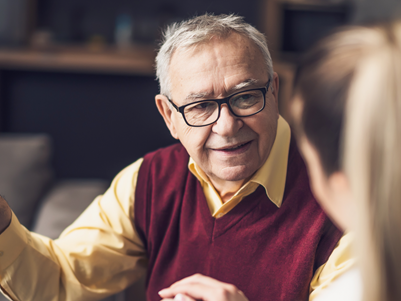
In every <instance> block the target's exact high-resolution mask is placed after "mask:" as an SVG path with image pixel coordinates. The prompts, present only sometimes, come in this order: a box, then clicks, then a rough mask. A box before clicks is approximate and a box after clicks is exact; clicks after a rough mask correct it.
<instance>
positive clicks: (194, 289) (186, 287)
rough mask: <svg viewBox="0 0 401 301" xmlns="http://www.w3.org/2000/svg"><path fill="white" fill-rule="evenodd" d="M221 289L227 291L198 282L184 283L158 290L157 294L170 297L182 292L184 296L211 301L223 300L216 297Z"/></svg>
mask: <svg viewBox="0 0 401 301" xmlns="http://www.w3.org/2000/svg"><path fill="white" fill-rule="evenodd" d="M223 291H225V292H227V291H226V290H224V289H222V288H215V287H210V286H206V285H203V284H199V283H186V284H180V285H176V286H174V287H173V286H171V287H169V288H167V289H164V290H162V291H160V292H159V295H160V296H161V297H163V298H171V297H172V296H176V295H178V294H183V295H185V296H188V297H191V298H192V299H201V300H204V301H212V300H225V299H221V298H216V297H217V295H219V294H220V293H221V292H223ZM227 300H228V299H227Z"/></svg>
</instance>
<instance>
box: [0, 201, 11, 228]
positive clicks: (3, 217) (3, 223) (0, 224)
mask: <svg viewBox="0 0 401 301" xmlns="http://www.w3.org/2000/svg"><path fill="white" fill-rule="evenodd" d="M11 215H12V214H11V208H10V206H8V204H7V202H6V200H5V199H4V198H3V197H2V196H1V195H0V234H1V233H3V231H4V230H5V229H7V227H8V226H9V225H10V223H11Z"/></svg>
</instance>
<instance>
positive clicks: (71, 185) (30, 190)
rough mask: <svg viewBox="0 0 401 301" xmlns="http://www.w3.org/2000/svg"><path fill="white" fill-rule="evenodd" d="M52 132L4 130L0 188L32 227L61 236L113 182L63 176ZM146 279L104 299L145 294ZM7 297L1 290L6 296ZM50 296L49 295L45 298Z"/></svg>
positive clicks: (137, 297)
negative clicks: (54, 160)
mask: <svg viewBox="0 0 401 301" xmlns="http://www.w3.org/2000/svg"><path fill="white" fill-rule="evenodd" d="M52 153H53V149H52V140H51V138H50V137H49V136H48V135H46V134H2V135H0V194H1V195H3V196H4V197H5V199H6V200H7V202H8V203H9V205H10V207H11V208H12V210H13V211H14V212H15V214H16V216H17V217H18V219H19V221H20V222H21V224H22V225H24V226H25V227H26V228H28V229H30V230H31V231H34V232H37V233H39V234H42V235H45V236H48V237H50V238H53V239H55V238H57V237H58V236H59V235H60V233H61V232H62V231H63V230H64V229H65V228H66V227H67V226H68V225H70V224H71V223H72V222H73V221H74V220H75V219H76V218H77V217H78V216H79V215H80V214H81V212H82V211H83V210H84V209H85V208H86V207H87V206H88V205H89V204H90V203H91V202H92V200H93V199H94V198H95V197H96V196H98V195H99V194H102V193H104V191H105V190H106V189H107V187H108V185H109V183H108V182H107V181H105V180H99V179H63V180H60V179H57V178H56V177H55V172H54V169H53V167H52ZM143 287H144V280H143V279H142V280H141V281H140V282H139V283H137V284H135V285H134V286H133V287H131V288H129V289H128V290H127V291H126V292H122V293H120V294H117V295H115V296H111V297H109V298H107V299H104V300H103V301H124V300H138V301H139V300H145V297H144V290H143ZM5 300H7V299H6V298H5V297H4V296H2V295H1V294H0V301H5ZM43 301H44V300H43Z"/></svg>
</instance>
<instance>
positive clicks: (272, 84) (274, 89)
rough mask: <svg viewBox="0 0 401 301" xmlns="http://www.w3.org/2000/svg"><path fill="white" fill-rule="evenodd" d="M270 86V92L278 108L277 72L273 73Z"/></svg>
mask: <svg viewBox="0 0 401 301" xmlns="http://www.w3.org/2000/svg"><path fill="white" fill-rule="evenodd" d="M270 86H271V89H272V90H271V92H272V94H273V96H274V98H275V100H276V105H277V106H278V90H279V88H280V81H279V78H278V74H277V72H274V73H273V81H272V83H271V85H270Z"/></svg>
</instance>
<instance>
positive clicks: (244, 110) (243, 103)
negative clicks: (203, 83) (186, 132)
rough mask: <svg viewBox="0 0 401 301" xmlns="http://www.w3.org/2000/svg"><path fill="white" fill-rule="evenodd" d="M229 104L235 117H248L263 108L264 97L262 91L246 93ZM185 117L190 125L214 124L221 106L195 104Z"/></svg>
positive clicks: (206, 102) (237, 95) (188, 108)
mask: <svg viewBox="0 0 401 301" xmlns="http://www.w3.org/2000/svg"><path fill="white" fill-rule="evenodd" d="M228 103H229V105H230V107H231V109H232V111H233V112H234V114H235V115H237V116H242V117H246V116H249V115H252V114H255V113H256V112H258V111H259V110H261V109H262V108H263V104H264V95H263V92H262V91H260V90H253V91H246V92H244V93H239V94H235V95H233V96H232V97H231V98H230V100H229V102H228ZM184 116H185V119H186V120H187V122H188V124H190V125H195V126H199V125H206V124H210V123H214V122H215V121H216V120H217V118H218V116H219V104H218V103H217V102H216V101H213V100H205V101H202V102H197V103H194V104H193V105H189V106H186V107H185V109H184Z"/></svg>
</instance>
